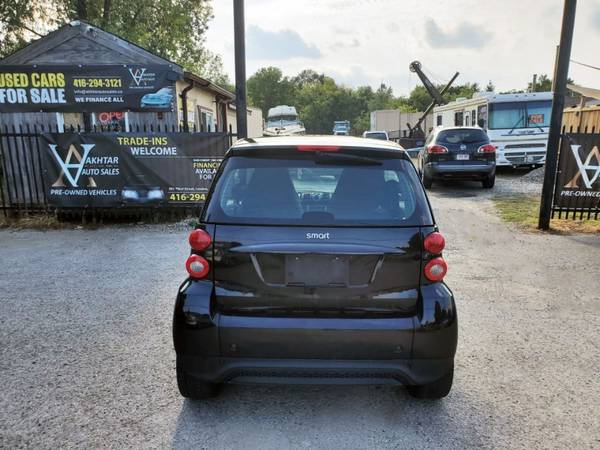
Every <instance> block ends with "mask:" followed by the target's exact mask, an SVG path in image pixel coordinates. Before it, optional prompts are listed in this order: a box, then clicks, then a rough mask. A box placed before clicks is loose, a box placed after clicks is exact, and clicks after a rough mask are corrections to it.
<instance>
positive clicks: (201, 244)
mask: <svg viewBox="0 0 600 450" xmlns="http://www.w3.org/2000/svg"><path fill="white" fill-rule="evenodd" d="M188 240H189V241H190V247H192V248H193V249H194V250H197V251H201V250H206V249H207V248H208V247H209V245H210V243H211V242H212V239H211V238H210V234H208V233H207V232H206V231H204V230H194V231H192V232H191V233H190V237H189V239H188Z"/></svg>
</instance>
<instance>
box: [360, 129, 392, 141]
mask: <svg viewBox="0 0 600 450" xmlns="http://www.w3.org/2000/svg"><path fill="white" fill-rule="evenodd" d="M362 137H364V138H368V139H381V140H382V141H389V140H390V138H389V136H388V134H387V131H365V132H363V135H362Z"/></svg>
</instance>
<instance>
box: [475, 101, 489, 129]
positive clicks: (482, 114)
mask: <svg viewBox="0 0 600 450" xmlns="http://www.w3.org/2000/svg"><path fill="white" fill-rule="evenodd" d="M477 117H478V119H477V125H479V126H480V127H481V128H487V105H481V106H478V107H477Z"/></svg>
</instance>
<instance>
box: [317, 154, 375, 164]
mask: <svg viewBox="0 0 600 450" xmlns="http://www.w3.org/2000/svg"><path fill="white" fill-rule="evenodd" d="M315 162H316V163H317V164H340V163H345V164H358V165H364V166H381V165H382V164H383V163H382V162H381V161H378V160H376V159H373V158H367V157H366V156H358V155H348V154H346V153H329V152H315Z"/></svg>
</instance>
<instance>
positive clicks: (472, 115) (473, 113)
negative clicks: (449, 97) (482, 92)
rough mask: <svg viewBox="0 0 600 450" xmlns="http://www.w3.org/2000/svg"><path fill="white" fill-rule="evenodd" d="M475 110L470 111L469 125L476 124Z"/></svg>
mask: <svg viewBox="0 0 600 450" xmlns="http://www.w3.org/2000/svg"><path fill="white" fill-rule="evenodd" d="M476 114H477V113H476V112H475V110H473V111H471V125H473V126H475V125H477V116H476Z"/></svg>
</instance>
